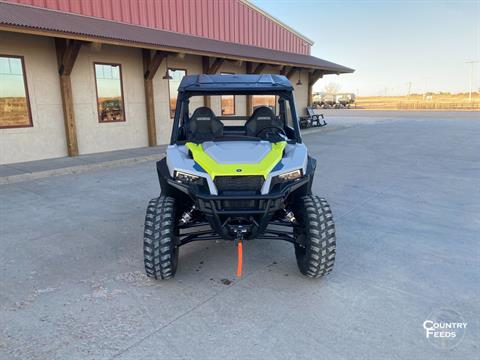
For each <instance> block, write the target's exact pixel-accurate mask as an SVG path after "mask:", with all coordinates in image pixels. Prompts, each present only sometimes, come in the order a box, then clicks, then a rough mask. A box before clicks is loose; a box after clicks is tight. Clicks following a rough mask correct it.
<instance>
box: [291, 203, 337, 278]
mask: <svg viewBox="0 0 480 360" xmlns="http://www.w3.org/2000/svg"><path fill="white" fill-rule="evenodd" d="M294 213H295V217H296V219H297V221H298V222H299V223H300V224H301V225H302V226H301V228H299V230H297V231H296V235H297V240H298V243H296V244H295V256H296V258H297V265H298V268H299V270H300V272H301V273H302V274H303V275H306V276H308V277H311V278H319V277H322V276H325V275H327V274H329V273H330V272H331V271H332V269H333V265H334V263H335V248H336V239H335V224H334V222H333V216H332V211H331V210H330V206H329V205H328V203H327V200H325V199H323V198H320V197H318V196H315V195H307V196H304V197H302V198H301V199H299V201H298V202H297V204H296V207H295V210H294Z"/></svg>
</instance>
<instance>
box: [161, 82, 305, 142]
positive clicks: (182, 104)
mask: <svg viewBox="0 0 480 360" xmlns="http://www.w3.org/2000/svg"><path fill="white" fill-rule="evenodd" d="M214 95H275V96H278V97H279V98H280V100H279V101H278V103H279V106H280V114H282V113H285V101H288V104H289V107H290V112H291V116H292V122H293V131H294V139H292V141H293V142H295V143H299V144H300V143H302V137H301V135H300V125H299V122H298V116H297V110H296V108H295V100H294V97H293V93H292V92H291V91H274V90H268V91H265V90H255V91H252V90H249V91H247V90H242V91H239V90H236V91H225V90H212V91H190V90H189V91H179V92H178V96H177V103H176V108H175V117H174V119H173V126H172V135H171V137H170V145H174V144H176V143H177V139H178V135H179V134H178V131H179V128H180V126H181V125H183V122H184V121H185V118H186V117H187V116H188V105H189V103H190V98H191V97H192V96H214ZM180 121H181V123H180Z"/></svg>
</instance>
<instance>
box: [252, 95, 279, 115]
mask: <svg viewBox="0 0 480 360" xmlns="http://www.w3.org/2000/svg"><path fill="white" fill-rule="evenodd" d="M252 105H253V110H255V109H256V108H257V107H259V106H268V107H269V108H270V109H272V110H273V112H275V111H276V105H277V100H276V99H275V95H253V99H252Z"/></svg>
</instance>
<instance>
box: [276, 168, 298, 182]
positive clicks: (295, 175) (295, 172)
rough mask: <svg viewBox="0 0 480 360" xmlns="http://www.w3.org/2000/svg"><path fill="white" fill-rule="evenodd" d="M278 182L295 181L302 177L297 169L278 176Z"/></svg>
mask: <svg viewBox="0 0 480 360" xmlns="http://www.w3.org/2000/svg"><path fill="white" fill-rule="evenodd" d="M277 177H278V180H280V181H281V182H282V181H290V180H295V179H298V178H301V177H302V170H300V169H297V170H293V171H289V172H286V173H285V174H280V175H278V176H277Z"/></svg>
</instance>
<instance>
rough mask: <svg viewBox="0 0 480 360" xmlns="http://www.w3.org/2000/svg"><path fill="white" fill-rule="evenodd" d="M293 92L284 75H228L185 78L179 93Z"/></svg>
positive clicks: (189, 76) (190, 76)
mask: <svg viewBox="0 0 480 360" xmlns="http://www.w3.org/2000/svg"><path fill="white" fill-rule="evenodd" d="M269 90H271V91H292V90H293V86H292V84H291V83H290V81H289V80H288V79H287V78H286V77H285V76H283V75H277V74H261V75H251V74H226V75H187V76H184V77H183V79H182V82H181V83H180V86H179V87H178V91H188V92H190V91H191V92H201V91H212V92H216V91H234V92H236V91H269Z"/></svg>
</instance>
